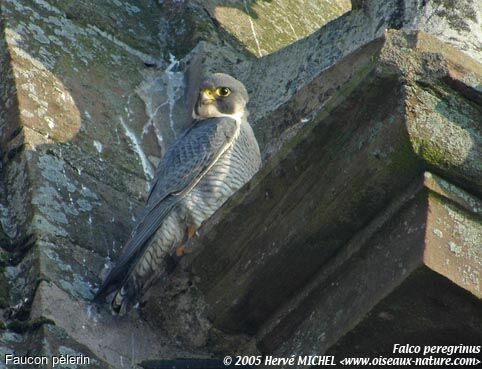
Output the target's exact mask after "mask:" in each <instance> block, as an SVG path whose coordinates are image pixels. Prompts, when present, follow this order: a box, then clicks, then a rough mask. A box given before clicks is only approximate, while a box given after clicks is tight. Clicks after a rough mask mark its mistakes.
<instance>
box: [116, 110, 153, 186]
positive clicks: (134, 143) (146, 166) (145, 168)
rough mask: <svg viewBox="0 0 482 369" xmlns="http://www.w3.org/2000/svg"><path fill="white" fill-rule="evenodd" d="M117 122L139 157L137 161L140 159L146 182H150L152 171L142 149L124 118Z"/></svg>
mask: <svg viewBox="0 0 482 369" xmlns="http://www.w3.org/2000/svg"><path fill="white" fill-rule="evenodd" d="M119 121H120V124H121V126H122V128H123V129H124V132H125V134H126V136H127V138H129V140H130V142H131V144H132V148H133V149H134V151H135V152H136V153H137V155H138V156H139V159H140V161H141V165H142V169H143V171H144V174H145V175H146V178H147V179H148V180H151V179H152V178H154V170H153V169H152V166H151V164H150V163H149V160H148V159H147V156H146V154H145V153H144V151H143V150H142V147H141V145H140V144H139V140H138V139H137V137H136V135H135V134H134V132H132V130H131V129H130V128H129V127H128V126H127V124H126V123H125V122H124V118H123V117H122V116H120V117H119ZM146 186H148V185H147V184H146Z"/></svg>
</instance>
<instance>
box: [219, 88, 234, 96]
mask: <svg viewBox="0 0 482 369" xmlns="http://www.w3.org/2000/svg"><path fill="white" fill-rule="evenodd" d="M216 95H218V96H223V97H226V96H229V95H231V90H230V89H229V88H228V87H218V88H217V89H216Z"/></svg>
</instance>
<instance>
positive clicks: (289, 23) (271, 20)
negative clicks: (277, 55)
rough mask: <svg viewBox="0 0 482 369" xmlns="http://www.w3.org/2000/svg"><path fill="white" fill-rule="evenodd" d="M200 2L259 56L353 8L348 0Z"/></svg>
mask: <svg viewBox="0 0 482 369" xmlns="http://www.w3.org/2000/svg"><path fill="white" fill-rule="evenodd" d="M198 2H199V4H200V5H202V6H203V7H204V8H205V9H206V10H207V11H208V12H209V14H210V15H211V17H213V18H214V19H215V20H216V21H217V22H219V24H220V25H221V27H222V28H223V29H224V30H225V31H226V32H228V33H229V34H230V35H231V37H234V38H235V39H236V40H237V41H238V42H239V43H240V44H241V45H243V46H244V47H245V48H246V49H247V51H248V52H250V53H251V54H253V55H254V56H256V57H262V56H264V55H268V54H271V53H272V52H274V51H277V50H279V49H281V48H283V47H285V46H287V45H289V44H291V43H293V42H294V41H297V40H299V39H301V38H303V37H306V36H308V35H309V34H311V33H313V32H314V31H317V30H318V29H319V28H320V27H321V26H324V25H325V24H326V23H328V22H330V21H332V20H333V19H335V18H337V17H339V16H340V15H342V14H343V13H345V12H347V11H348V10H350V7H351V3H350V1H348V0H341V1H339V0H337V1H334V0H328V1H326V0H315V1H313V0H311V1H306V0H304V1H280V0H274V1H262V0H261V1H258V0H243V1H223V0H208V1H198Z"/></svg>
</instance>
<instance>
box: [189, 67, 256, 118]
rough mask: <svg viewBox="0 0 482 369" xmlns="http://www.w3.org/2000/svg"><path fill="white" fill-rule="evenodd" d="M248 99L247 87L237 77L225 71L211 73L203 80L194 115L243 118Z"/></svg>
mask: <svg viewBox="0 0 482 369" xmlns="http://www.w3.org/2000/svg"><path fill="white" fill-rule="evenodd" d="M248 100H249V98H248V92H247V91H246V88H245V87H244V85H243V84H242V83H241V82H239V81H238V80H237V79H235V78H233V77H231V76H230V75H228V74H224V73H215V74H211V75H209V76H207V77H205V78H204V79H203V80H202V81H201V85H200V87H199V95H198V99H197V101H196V104H195V105H194V110H193V114H192V115H193V118H195V119H208V118H216V117H222V116H232V117H233V118H241V117H242V116H244V115H246V114H247V111H246V104H247V102H248Z"/></svg>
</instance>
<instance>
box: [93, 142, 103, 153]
mask: <svg viewBox="0 0 482 369" xmlns="http://www.w3.org/2000/svg"><path fill="white" fill-rule="evenodd" d="M94 147H95V149H96V150H97V152H98V153H99V154H101V153H102V150H103V149H104V147H103V146H102V144H101V143H100V142H99V141H97V140H94Z"/></svg>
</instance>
